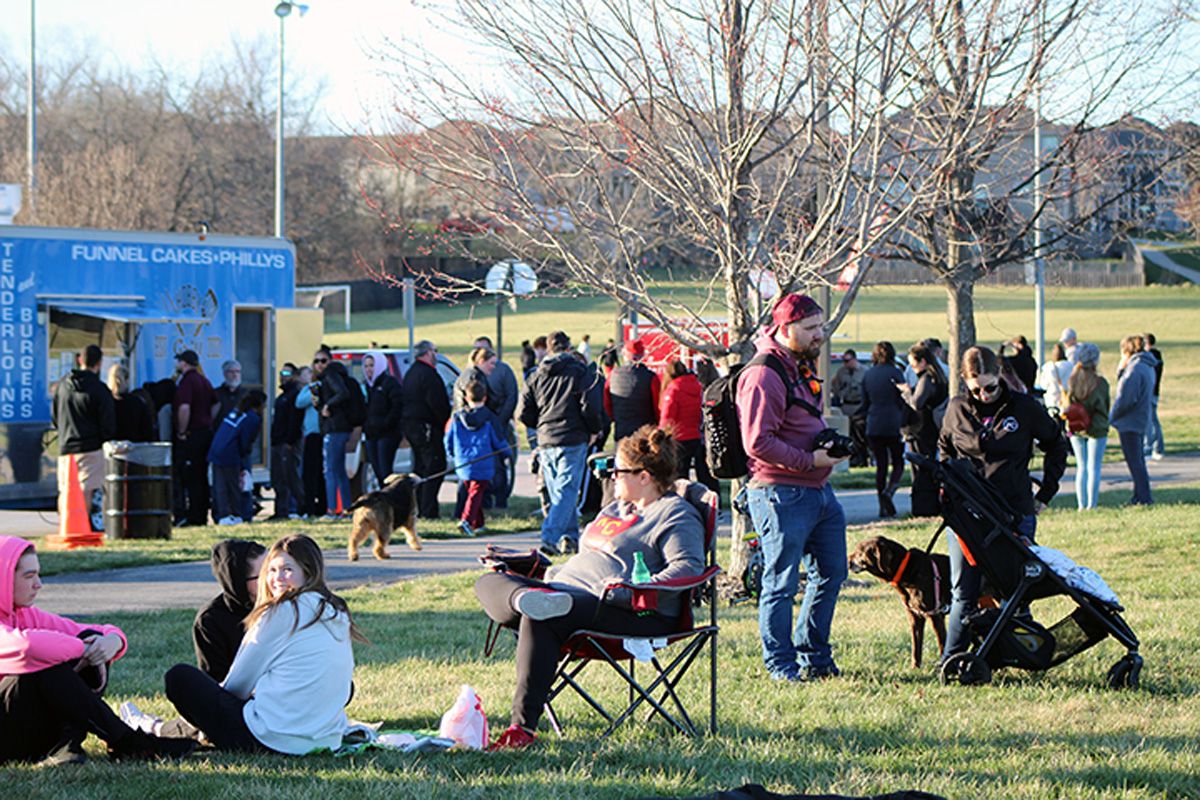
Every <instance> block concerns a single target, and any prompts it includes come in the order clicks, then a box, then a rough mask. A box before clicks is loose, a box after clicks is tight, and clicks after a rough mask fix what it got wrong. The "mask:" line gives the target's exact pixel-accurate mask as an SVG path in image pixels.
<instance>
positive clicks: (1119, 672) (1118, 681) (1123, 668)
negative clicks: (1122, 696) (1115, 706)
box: [1108, 653, 1142, 689]
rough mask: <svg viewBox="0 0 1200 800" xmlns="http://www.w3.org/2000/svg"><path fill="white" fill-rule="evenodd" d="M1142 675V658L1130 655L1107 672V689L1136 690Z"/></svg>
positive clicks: (1133, 654)
mask: <svg viewBox="0 0 1200 800" xmlns="http://www.w3.org/2000/svg"><path fill="white" fill-rule="evenodd" d="M1141 674H1142V657H1141V656H1139V655H1138V654H1137V653H1130V654H1128V655H1127V656H1125V657H1124V658H1122V659H1121V660H1120V661H1118V662H1117V663H1116V664H1113V666H1112V669H1110V670H1109V671H1108V688H1110V689H1136V688H1138V681H1139V679H1140V677H1141Z"/></svg>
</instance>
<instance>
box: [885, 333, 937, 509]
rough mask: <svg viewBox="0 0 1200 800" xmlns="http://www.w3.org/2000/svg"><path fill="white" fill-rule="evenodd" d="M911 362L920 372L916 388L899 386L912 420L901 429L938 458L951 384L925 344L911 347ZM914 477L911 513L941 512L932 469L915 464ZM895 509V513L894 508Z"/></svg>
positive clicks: (919, 449) (915, 447)
mask: <svg viewBox="0 0 1200 800" xmlns="http://www.w3.org/2000/svg"><path fill="white" fill-rule="evenodd" d="M908 365H909V366H910V367H911V368H912V370H913V372H915V373H916V375H917V385H916V388H913V389H910V388H909V387H908V384H907V383H899V384H897V386H896V388H897V389H899V390H900V394H901V396H902V397H903V398H904V401H905V403H907V405H908V407H909V409H910V410H911V413H910V414H908V418H909V422H908V424H906V425H904V426H903V427H902V428H901V434H902V435H903V436H904V440H905V441H906V442H907V443H908V446H909V449H911V450H912V451H913V452H914V453H917V454H918V455H922V456H925V457H926V458H932V459H935V460H936V459H937V444H938V431H939V429H940V427H941V421H942V420H941V416H942V414H944V413H945V403H946V399H947V398H948V397H949V396H950V384H949V382H948V381H947V380H946V376H945V374H943V373H942V368H941V366H940V365H939V364H938V362H937V359H936V358H935V357H934V355H933V352H932V351H931V350H930V349H929V348H928V347H926V346H925V345H923V344H915V345H913V346H912V347H911V348H909V351H908ZM912 476H913V479H912V515H913V516H914V517H936V516H937V515H938V514H940V513H941V504H940V503H939V502H938V488H937V483H936V482H935V481H934V479H933V472H932V471H931V470H928V469H925V468H924V467H921V466H919V465H917V464H913V467H912ZM892 510H893V513H894V511H895V508H894V507H893V509H892Z"/></svg>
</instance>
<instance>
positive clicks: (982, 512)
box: [907, 453, 1142, 689]
mask: <svg viewBox="0 0 1200 800" xmlns="http://www.w3.org/2000/svg"><path fill="white" fill-rule="evenodd" d="M907 458H908V460H909V461H911V462H913V463H914V464H916V465H918V466H921V467H925V468H927V469H929V470H931V471H932V472H933V475H934V479H935V480H936V481H937V483H938V485H939V486H940V487H941V506H942V519H943V522H942V525H941V527H939V528H938V533H937V535H935V539H934V540H935V541H936V538H937V536H940V534H941V532H942V531H944V530H945V529H947V528H949V529H951V530H953V531H954V533H955V534H956V535H957V536H958V537H959V542H960V544H962V545H963V549H964V551H965V553H969V554H970V555H969V558H968V560H969V561H971V562H972V563H975V564H976V565H977V566H978V567H979V569H980V571H981V573H982V575H983V581H984V591H985V592H986V593H989V594H991V595H992V596H993V597H994V598H996V600H998V601H1002V602H1001V605H1000V607H999V608H993V609H987V610H983V611H981V612H979V613H978V614H976V615H975V616H974V617H972V618H971V619H970V620H969V621H968V625H969V626H970V630H971V635H972V640H973V641H972V644H971V647H970V649H969V650H968V651H967V652H965V653H957V654H955V655H953V656H951V657H950V658H948V659H946V661H945V663H943V664H942V668H941V672H940V674H939V677H940V679H941V682H942V683H943V684H945V683H950V682H957V683H960V684H981V683H989V682H990V681H991V679H992V670H993V669H996V668H999V667H1016V668H1018V669H1026V670H1034V671H1040V670H1045V669H1049V668H1050V667H1053V666H1056V665H1058V664H1061V663H1062V662H1064V661H1066V660H1067V659H1068V658H1070V657H1071V656H1073V655H1075V654H1077V653H1081V652H1083V651H1084V650H1086V649H1087V648H1089V647H1091V646H1092V645H1094V644H1096V643H1097V642H1099V641H1101V640H1102V639H1104V637H1106V636H1112V637H1113V638H1114V639H1116V640H1117V641H1118V642H1120V643H1121V644H1122V645H1124V646H1125V648H1126V649H1127V650H1128V653H1126V655H1125V656H1123V657H1122V658H1121V660H1120V661H1118V662H1117V663H1116V664H1115V665H1113V667H1112V669H1110V670H1109V671H1108V686H1109V688H1112V689H1122V688H1129V689H1136V688H1137V685H1138V678H1139V675H1140V674H1141V671H1142V657H1141V656H1140V655H1138V639H1137V636H1135V635H1134V633H1133V631H1132V630H1131V629H1130V627H1129V625H1127V624H1126V622H1125V620H1124V619H1122V618H1121V613H1120V612H1121V611H1124V609H1123V608H1122V607H1121V606H1120V605H1117V604H1115V603H1110V602H1106V601H1104V600H1100V599H1098V598H1096V597H1093V596H1091V595H1090V594H1087V593H1085V592H1082V591H1080V590H1079V589H1076V588H1074V587H1073V586H1071V585H1069V584H1068V583H1067V581H1066V580H1065V579H1064V578H1062V577H1060V576H1059V575H1058V574H1056V573H1055V572H1053V571H1052V570H1051V569H1050V567H1049V566H1047V564H1046V563H1045V562H1044V561H1043V560H1042V559H1040V558H1039V557H1038V556H1037V555H1036V554H1035V553H1034V552H1033V551H1032V550H1031V549H1030V548H1029V545H1028V544H1027V543H1026V540H1025V539H1024V538H1023V537H1021V535H1020V534H1018V533H1016V532H1015V531H1016V529H1017V524H1018V523H1019V522H1020V516H1019V515H1018V514H1017V513H1016V512H1014V511H1013V510H1012V509H1011V508H1010V507H1009V506H1008V503H1007V502H1006V501H1005V500H1004V498H1002V497H1001V496H1000V495H999V493H998V492H997V491H996V490H995V489H994V488H993V487H992V486H991V484H989V483H987V482H986V481H985V480H983V478H982V477H980V476H979V474H978V473H977V472H976V471H975V468H974V466H973V465H972V464H971V463H970V462H969V461H966V460H961V459H960V460H953V461H941V462H939V461H935V460H933V459H930V458H926V457H925V456H921V455H918V454H915V453H909V454H908V455H907ZM1058 595H1065V596H1067V597H1069V598H1070V599H1071V600H1073V601H1074V602H1075V604H1076V605H1077V606H1078V608H1076V609H1075V610H1074V611H1072V612H1071V613H1070V614H1068V615H1067V616H1066V617H1064V618H1063V619H1061V620H1060V621H1058V622H1057V623H1055V624H1054V625H1052V626H1050V627H1049V628H1046V627H1043V626H1042V625H1039V624H1038V623H1037V622H1035V621H1034V620H1033V619H1032V617H1030V616H1029V615H1028V613H1027V611H1026V609H1027V608H1028V606H1029V604H1030V603H1031V602H1032V601H1034V600H1040V599H1043V598H1047V597H1054V596H1058Z"/></svg>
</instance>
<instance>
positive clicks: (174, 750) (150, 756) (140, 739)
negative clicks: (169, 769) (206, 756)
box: [108, 731, 196, 761]
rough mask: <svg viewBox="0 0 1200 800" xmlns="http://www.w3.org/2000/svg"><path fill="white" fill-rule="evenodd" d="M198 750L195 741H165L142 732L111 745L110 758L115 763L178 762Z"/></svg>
mask: <svg viewBox="0 0 1200 800" xmlns="http://www.w3.org/2000/svg"><path fill="white" fill-rule="evenodd" d="M195 749H196V740H195V739H164V738H162V737H160V736H152V735H151V734H148V733H142V732H141V731H133V732H132V733H130V734H129V735H128V736H125V737H124V738H122V739H118V740H117V741H116V742H114V743H111V744H109V746H108V757H109V758H111V759H112V760H113V761H152V760H155V759H164V760H165V759H170V760H173V761H178V760H179V759H181V758H184V757H186V756H189V755H191V754H192V751H193V750H195Z"/></svg>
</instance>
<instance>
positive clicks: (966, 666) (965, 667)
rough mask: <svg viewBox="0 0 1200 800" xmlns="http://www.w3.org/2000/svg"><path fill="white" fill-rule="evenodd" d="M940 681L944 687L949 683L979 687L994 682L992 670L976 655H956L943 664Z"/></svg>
mask: <svg viewBox="0 0 1200 800" xmlns="http://www.w3.org/2000/svg"><path fill="white" fill-rule="evenodd" d="M938 679H939V680H940V681H941V683H942V685H943V686H945V685H946V684H948V683H959V684H962V685H963V686H977V685H981V684H985V683H991V682H992V668H991V667H989V666H988V664H987V662H986V661H984V660H983V659H982V658H980V657H979V656H977V655H975V654H974V653H955V654H954V655H952V656H950V657H949V658H948V659H946V661H945V662H944V663H943V664H942V668H941V670H940V671H939V672H938Z"/></svg>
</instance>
